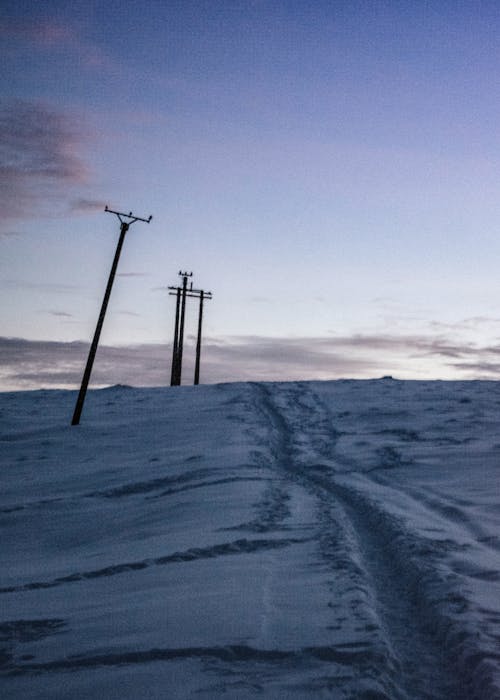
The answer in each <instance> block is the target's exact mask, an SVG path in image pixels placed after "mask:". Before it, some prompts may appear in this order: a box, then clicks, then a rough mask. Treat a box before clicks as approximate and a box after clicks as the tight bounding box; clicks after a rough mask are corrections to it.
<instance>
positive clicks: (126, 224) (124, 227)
mask: <svg viewBox="0 0 500 700" xmlns="http://www.w3.org/2000/svg"><path fill="white" fill-rule="evenodd" d="M104 211H107V212H109V213H110V214H116V215H117V216H118V218H119V219H120V238H119V239H118V244H117V246H116V252H115V257H114V258H113V264H112V265H111V271H110V273H109V278H108V284H107V286H106V291H105V292H104V299H103V301H102V306H101V312H100V314H99V318H98V319H97V326H96V329H95V333H94V339H93V340H92V345H91V346H90V350H89V355H88V358H87V364H86V365H85V371H84V373H83V379H82V384H81V386H80V391H79V393H78V398H77V400H76V405H75V410H74V413H73V418H72V420H71V425H78V424H79V423H80V416H81V415H82V410H83V404H84V403H85V396H86V394H87V388H88V385H89V381H90V375H91V374H92V367H93V364H94V360H95V356H96V352H97V346H98V345H99V338H100V336H101V331H102V326H103V323H104V316H105V315H106V309H107V308H108V302H109V297H110V296H111V289H112V288H113V282H114V280H115V274H116V268H117V267H118V261H119V260H120V254H121V252H122V247H123V241H124V240H125V234H126V233H127V231H128V230H129V228H130V224H133V223H134V222H135V221H145V222H146V223H147V224H149V222H150V221H151V219H152V217H151V216H150V217H149V219H141V218H139V217H138V216H134V215H133V214H132V212H130V214H122V213H121V212H116V211H111V209H108V207H106V209H105V210H104ZM122 217H124V218H126V219H129V221H124V220H123V218H122Z"/></svg>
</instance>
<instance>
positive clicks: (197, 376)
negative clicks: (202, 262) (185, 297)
mask: <svg viewBox="0 0 500 700" xmlns="http://www.w3.org/2000/svg"><path fill="white" fill-rule="evenodd" d="M204 298H205V292H204V291H203V289H201V290H200V307H199V311H198V337H197V339H196V364H195V366H194V384H195V386H196V385H197V384H199V383H200V355H201V324H202V322H203V299H204Z"/></svg>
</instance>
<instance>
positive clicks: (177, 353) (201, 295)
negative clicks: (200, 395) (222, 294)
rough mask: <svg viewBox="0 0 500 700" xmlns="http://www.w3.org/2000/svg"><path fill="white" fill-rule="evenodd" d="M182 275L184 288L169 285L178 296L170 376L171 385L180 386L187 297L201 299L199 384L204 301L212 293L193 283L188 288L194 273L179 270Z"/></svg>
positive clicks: (198, 343) (195, 378)
mask: <svg viewBox="0 0 500 700" xmlns="http://www.w3.org/2000/svg"><path fill="white" fill-rule="evenodd" d="M179 275H181V276H182V288H181V287H169V289H170V290H172V291H171V292H170V295H171V296H176V297H177V300H176V312H175V330H174V343H173V351H172V371H171V376H170V386H180V384H181V379H182V356H183V346H184V324H185V313H186V299H187V298H188V297H194V298H196V299H199V300H200V308H199V315H198V338H197V342H196V365H195V375H194V383H195V384H199V380H200V355H201V328H202V321H203V302H204V300H205V299H211V298H212V293H211V292H205V291H203V290H202V289H193V283H192V282H191V285H190V287H189V289H188V287H187V279H188V277H192V276H193V273H192V272H190V273H187V272H179Z"/></svg>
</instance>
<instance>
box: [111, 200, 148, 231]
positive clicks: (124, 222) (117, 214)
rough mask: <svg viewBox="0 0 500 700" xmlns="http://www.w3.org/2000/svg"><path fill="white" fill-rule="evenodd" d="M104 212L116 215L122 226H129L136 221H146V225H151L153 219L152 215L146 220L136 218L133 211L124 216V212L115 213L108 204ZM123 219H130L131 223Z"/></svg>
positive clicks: (139, 217)
mask: <svg viewBox="0 0 500 700" xmlns="http://www.w3.org/2000/svg"><path fill="white" fill-rule="evenodd" d="M104 211H106V212H108V214H116V216H117V217H118V218H119V219H120V222H121V223H122V224H128V225H129V226H130V224H133V223H134V222H136V221H144V223H145V224H149V223H150V222H151V219H152V218H153V216H152V215H151V214H150V215H149V217H148V218H147V219H144V218H142V217H141V216H135V214H132V212H131V211H130V212H129V213H128V214H124V213H123V212H122V211H114V210H113V209H110V208H109V207H108V205H107V204H106V206H105V207H104ZM122 217H123V218H122ZM123 219H130V221H124V220H123Z"/></svg>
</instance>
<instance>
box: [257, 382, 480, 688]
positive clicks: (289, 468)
mask: <svg viewBox="0 0 500 700" xmlns="http://www.w3.org/2000/svg"><path fill="white" fill-rule="evenodd" d="M276 389H277V387H272V388H271V387H269V386H266V385H261V386H260V391H261V393H262V396H263V400H262V401H261V405H262V407H263V409H264V411H265V412H266V415H267V417H268V418H269V420H270V422H271V423H272V424H273V426H274V427H275V433H276V434H275V437H274V439H275V441H276V455H277V465H278V466H279V467H280V468H281V469H282V470H283V471H284V472H286V473H287V474H288V475H289V476H290V478H291V479H292V480H294V481H298V482H299V483H301V484H302V485H303V486H304V488H306V489H307V490H308V491H310V492H312V493H314V495H315V496H316V498H317V500H318V525H319V527H320V529H321V532H320V533H319V537H318V539H319V545H320V553H321V556H322V557H323V558H324V560H325V565H326V566H328V567H329V568H330V570H331V573H332V575H333V576H334V578H332V581H331V584H330V586H331V596H332V601H331V605H332V606H333V607H334V609H337V610H338V611H339V618H338V628H339V629H340V628H342V626H343V625H344V624H346V623H347V624H348V623H351V624H352V619H349V617H346V610H347V611H350V612H351V613H352V615H353V618H354V620H355V622H356V626H355V627H354V628H352V627H351V629H350V632H351V634H352V642H350V645H351V646H352V647H353V648H354V647H356V648H357V649H358V652H359V656H360V661H361V663H360V669H359V673H360V676H363V675H365V676H366V681H367V683H369V682H371V683H372V684H373V688H372V690H373V692H377V691H378V692H381V693H387V694H388V695H389V696H390V697H418V698H436V699H437V698H451V697H455V698H471V697H472V696H473V682H472V679H471V677H470V674H469V672H468V670H467V669H464V668H462V667H461V666H460V665H459V664H457V663H453V658H452V656H453V650H450V649H445V648H444V646H443V644H442V642H443V640H440V639H439V635H438V634H437V631H438V630H439V628H440V626H441V625H440V621H439V620H437V619H435V612H434V611H433V610H432V603H431V602H430V601H429V602H427V601H426V600H425V590H424V589H423V588H422V579H423V578H425V574H426V571H425V569H426V568H428V564H427V563H426V562H425V561H424V560H422V561H421V562H418V563H412V562H411V561H409V560H408V559H407V555H408V552H407V551H405V550H404V549H402V548H401V547H398V544H399V542H398V540H399V541H400V540H401V533H400V532H399V533H398V529H399V528H400V524H399V523H396V522H392V521H391V519H390V518H389V519H388V516H387V515H386V514H385V513H383V512H382V511H380V510H377V508H376V506H375V505H374V504H373V503H371V502H369V501H367V500H366V499H364V498H363V497H362V495H361V494H360V493H359V492H357V491H355V490H353V489H352V488H349V487H346V486H342V485H340V484H338V483H336V481H335V466H336V455H335V444H336V442H337V440H338V437H339V436H338V433H337V432H336V431H335V428H334V426H333V425H332V418H331V415H329V413H328V411H327V410H325V407H324V406H323V405H322V403H321V400H320V399H319V398H318V396H317V395H315V394H314V393H313V392H312V391H311V389H310V388H309V387H308V385H306V384H301V385H288V386H287V385H284V386H282V387H281V388H280V389H278V390H276ZM324 460H326V464H325V463H324ZM340 464H341V467H342V468H343V469H345V467H346V460H345V459H343V460H340ZM347 466H348V467H349V468H350V469H352V470H353V471H356V469H355V467H356V465H355V463H349V464H348V465H347ZM361 470H362V465H359V467H358V471H361ZM408 539H409V540H411V539H412V538H411V536H410V535H408ZM419 565H420V566H419ZM420 567H421V568H420ZM427 585H429V584H428V583H427ZM452 595H453V593H452V592H450V596H452ZM356 633H358V634H356ZM332 637H333V639H334V635H332ZM333 639H332V648H335V645H334V643H333ZM363 653H364V654H366V657H367V658H369V659H370V660H371V661H372V662H371V663H365V659H364V658H363ZM373 660H374V661H375V662H374V663H373Z"/></svg>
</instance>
